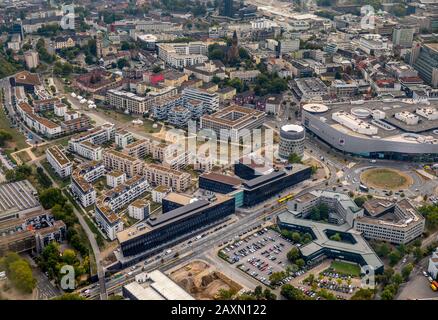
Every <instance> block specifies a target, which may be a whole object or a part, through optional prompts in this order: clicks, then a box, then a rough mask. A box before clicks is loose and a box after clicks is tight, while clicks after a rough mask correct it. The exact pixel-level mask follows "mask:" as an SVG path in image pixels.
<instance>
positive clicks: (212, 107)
mask: <svg viewBox="0 0 438 320" xmlns="http://www.w3.org/2000/svg"><path fill="white" fill-rule="evenodd" d="M182 95H183V99H184V101H187V100H198V101H201V102H202V104H203V106H204V108H203V110H204V112H208V113H212V112H215V111H217V110H219V96H218V95H217V93H210V92H208V91H206V90H202V89H199V88H191V87H187V88H185V89H184V90H183V91H182Z"/></svg>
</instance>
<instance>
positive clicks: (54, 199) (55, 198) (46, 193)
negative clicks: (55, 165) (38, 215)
mask: <svg viewBox="0 0 438 320" xmlns="http://www.w3.org/2000/svg"><path fill="white" fill-rule="evenodd" d="M39 198H40V202H41V204H42V206H43V207H44V209H51V208H52V207H53V206H54V205H55V204H59V205H61V206H63V205H64V204H65V203H66V201H67V199H66V198H65V197H64V196H63V195H62V192H61V190H60V189H56V188H49V189H46V190H43V191H42V192H41V193H40V195H39Z"/></svg>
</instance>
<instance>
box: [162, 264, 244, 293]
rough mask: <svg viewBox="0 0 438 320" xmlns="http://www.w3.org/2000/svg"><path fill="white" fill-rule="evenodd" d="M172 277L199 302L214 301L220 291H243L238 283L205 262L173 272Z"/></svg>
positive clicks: (188, 265) (189, 265)
mask: <svg viewBox="0 0 438 320" xmlns="http://www.w3.org/2000/svg"><path fill="white" fill-rule="evenodd" d="M170 277H171V278H172V279H173V280H174V281H175V282H176V283H178V284H179V285H180V286H181V287H183V288H184V289H185V290H186V291H187V292H189V293H190V294H192V295H193V296H194V297H195V298H196V299H197V300H211V299H214V298H215V296H216V294H217V293H218V291H219V290H220V289H225V290H229V289H233V290H235V291H236V292H238V291H239V290H240V289H242V286H240V285H239V284H238V283H236V282H234V281H233V280H231V279H230V278H228V277H226V276H225V275H224V274H223V273H221V272H219V271H217V270H215V269H214V268H213V267H212V266H210V265H209V264H207V263H205V262H203V261H193V262H191V263H189V264H187V265H185V266H183V267H181V268H180V269H178V270H176V271H174V272H172V273H171V274H170Z"/></svg>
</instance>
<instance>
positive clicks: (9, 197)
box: [0, 180, 41, 217]
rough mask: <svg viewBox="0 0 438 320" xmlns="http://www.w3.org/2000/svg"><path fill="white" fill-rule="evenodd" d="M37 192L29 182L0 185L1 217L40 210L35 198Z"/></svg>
mask: <svg viewBox="0 0 438 320" xmlns="http://www.w3.org/2000/svg"><path fill="white" fill-rule="evenodd" d="M36 192H37V191H36V189H35V188H34V187H33V186H32V185H31V184H30V182H29V181H28V180H22V181H18V182H11V183H5V184H0V217H1V216H2V215H3V214H7V213H11V212H19V211H24V210H27V209H32V208H40V207H41V205H40V203H39V201H38V199H37V197H36V196H34V194H36Z"/></svg>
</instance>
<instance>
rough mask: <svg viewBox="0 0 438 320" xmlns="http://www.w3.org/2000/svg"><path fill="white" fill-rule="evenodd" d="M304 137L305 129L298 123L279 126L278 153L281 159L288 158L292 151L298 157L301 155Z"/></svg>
mask: <svg viewBox="0 0 438 320" xmlns="http://www.w3.org/2000/svg"><path fill="white" fill-rule="evenodd" d="M305 137H306V134H305V130H304V128H303V127H302V126H300V125H296V124H288V125H284V126H282V127H281V128H280V144H279V149H278V155H279V156H280V157H281V158H283V159H288V158H289V156H290V155H291V154H292V153H294V154H296V155H298V156H300V157H301V156H303V154H304V140H305Z"/></svg>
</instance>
